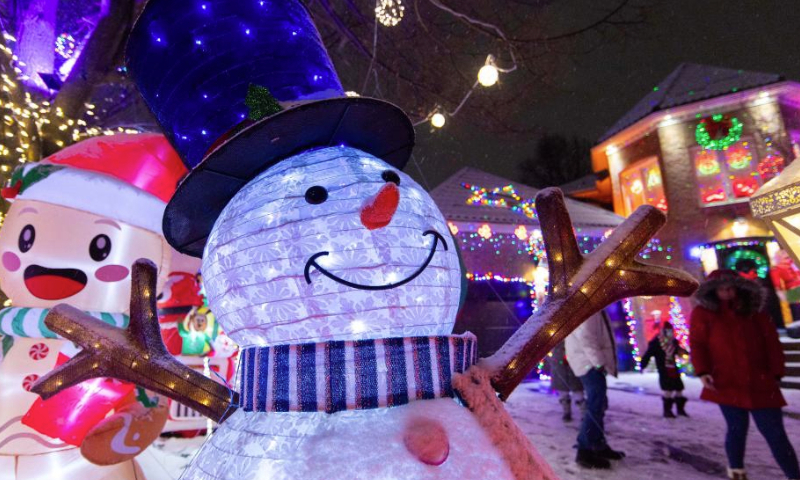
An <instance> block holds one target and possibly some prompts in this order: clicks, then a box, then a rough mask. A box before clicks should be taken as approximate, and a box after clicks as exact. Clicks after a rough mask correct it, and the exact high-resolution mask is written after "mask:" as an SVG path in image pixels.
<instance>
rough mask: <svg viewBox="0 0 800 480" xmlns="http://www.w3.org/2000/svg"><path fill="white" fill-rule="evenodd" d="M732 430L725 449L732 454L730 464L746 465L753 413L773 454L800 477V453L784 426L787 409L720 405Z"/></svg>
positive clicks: (786, 469) (788, 473) (789, 474)
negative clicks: (799, 465) (748, 430)
mask: <svg viewBox="0 0 800 480" xmlns="http://www.w3.org/2000/svg"><path fill="white" fill-rule="evenodd" d="M719 408H720V409H721V410H722V415H723V416H724V417H725V423H727V424H728V432H727V434H726V435H725V453H726V454H727V456H728V466H730V467H731V468H744V449H745V445H746V444H747V429H748V427H749V426H750V415H752V416H753V420H755V422H756V427H758V431H759V432H761V435H764V438H765V439H766V440H767V444H769V448H770V450H772V456H773V457H775V461H777V462H778V465H779V466H780V467H781V470H783V474H784V475H786V477H787V478H800V467H798V465H797V455H796V454H795V452H794V448H792V444H791V443H789V437H787V436H786V429H785V428H784V427H783V413H782V412H781V409H780V408H760V409H756V410H747V409H744V408H738V407H731V406H728V405H720V406H719Z"/></svg>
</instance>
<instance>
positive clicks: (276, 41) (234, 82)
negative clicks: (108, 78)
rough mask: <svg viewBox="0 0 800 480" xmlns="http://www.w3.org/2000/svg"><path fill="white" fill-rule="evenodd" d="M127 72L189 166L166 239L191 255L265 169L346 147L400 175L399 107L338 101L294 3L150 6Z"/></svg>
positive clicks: (405, 150)
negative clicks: (323, 150)
mask: <svg viewBox="0 0 800 480" xmlns="http://www.w3.org/2000/svg"><path fill="white" fill-rule="evenodd" d="M127 64H128V69H129V71H130V72H131V75H132V76H133V79H134V80H135V81H136V84H137V85H138V87H139V91H140V92H141V94H142V96H143V97H144V99H145V101H146V102H147V104H148V106H149V107H150V109H151V110H152V111H153V113H154V114H155V116H156V118H157V120H158V122H159V124H160V125H161V127H162V128H163V130H164V133H165V134H166V136H167V137H168V138H169V139H170V141H171V142H172V145H173V146H174V147H175V149H176V150H177V151H178V153H179V154H180V155H181V158H182V159H183V161H184V162H185V163H186V164H187V166H188V167H190V168H193V171H192V172H191V173H190V174H189V176H188V177H187V178H186V179H185V180H184V181H183V183H181V185H180V186H179V188H178V190H177V192H176V193H175V196H174V197H173V198H172V200H171V201H170V203H169V205H168V206H167V210H166V212H165V214H164V234H165V236H166V238H167V240H168V241H169V243H170V244H171V245H172V246H173V247H175V249H177V250H178V251H180V252H183V253H186V254H189V255H194V256H201V255H202V252H203V247H204V245H205V243H206V239H207V237H208V234H209V233H210V232H211V228H212V227H213V225H214V222H215V220H216V219H217V217H218V216H219V214H220V213H221V212H222V209H223V208H224V207H225V205H226V204H227V203H228V201H229V200H230V199H231V198H233V196H234V195H235V194H236V192H238V191H239V189H240V188H242V187H243V186H244V185H245V184H246V183H247V182H249V181H250V180H252V179H253V178H255V177H256V176H257V175H258V174H259V173H261V172H262V171H264V170H265V169H266V168H268V167H270V166H272V165H274V164H275V163H277V162H279V161H280V160H282V159H284V158H287V157H289V156H291V155H293V154H296V153H299V152H301V151H303V150H307V149H309V148H314V147H325V146H332V145H341V144H345V145H348V146H351V147H355V148H358V149H360V150H364V151H365V152H368V153H371V154H373V155H375V156H377V157H379V158H381V159H383V160H384V161H386V162H388V163H389V164H391V165H393V166H395V167H397V168H403V167H404V166H405V163H406V162H407V161H408V158H409V156H410V155H411V149H412V148H413V145H414V128H413V126H412V125H411V122H410V121H409V120H408V117H406V115H405V114H404V113H403V111H402V110H400V109H399V108H398V107H396V106H394V105H392V104H390V103H387V102H384V101H381V100H376V99H371V98H363V97H348V96H346V95H345V93H344V89H343V88H342V85H341V83H340V81H339V78H338V76H337V74H336V70H335V69H334V68H333V65H332V63H331V60H330V58H329V57H328V53H327V51H326V50H325V47H324V45H323V44H322V41H321V39H320V36H319V33H318V32H317V29H316V27H315V26H314V23H313V22H312V20H311V18H310V16H309V14H308V11H307V10H306V9H305V7H304V6H303V5H302V4H301V3H300V1H299V0H150V1H149V2H148V3H147V6H146V7H145V9H144V11H143V12H142V14H141V16H140V17H139V19H138V20H137V22H136V24H135V25H134V28H133V31H132V32H131V35H130V38H129V40H128V47H127Z"/></svg>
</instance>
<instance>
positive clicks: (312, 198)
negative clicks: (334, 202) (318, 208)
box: [306, 185, 328, 205]
mask: <svg viewBox="0 0 800 480" xmlns="http://www.w3.org/2000/svg"><path fill="white" fill-rule="evenodd" d="M327 199H328V190H326V189H325V187H320V186H319V185H315V186H313V187H311V188H309V189H308V190H306V202H308V203H310V204H311V205H319V204H320V203H322V202H324V201H325V200H327Z"/></svg>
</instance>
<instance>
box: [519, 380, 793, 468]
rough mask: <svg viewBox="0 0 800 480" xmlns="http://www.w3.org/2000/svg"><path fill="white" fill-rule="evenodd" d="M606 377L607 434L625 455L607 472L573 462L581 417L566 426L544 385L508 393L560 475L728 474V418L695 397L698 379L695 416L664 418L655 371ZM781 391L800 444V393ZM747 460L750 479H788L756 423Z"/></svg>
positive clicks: (689, 392) (691, 409) (691, 387)
mask: <svg viewBox="0 0 800 480" xmlns="http://www.w3.org/2000/svg"><path fill="white" fill-rule="evenodd" d="M609 380H610V382H609V387H610V389H611V390H610V393H609V411H608V413H607V416H606V430H607V437H608V441H609V443H610V444H611V445H612V447H614V448H616V449H619V450H623V451H625V452H626V453H627V454H628V458H626V459H625V460H623V461H621V462H615V468H614V470H612V471H607V472H588V471H586V470H581V469H580V468H578V467H577V466H576V465H575V462H574V458H575V451H574V450H573V449H572V446H573V444H574V443H575V437H576V436H577V432H578V426H579V422H578V421H573V422H572V423H570V424H566V425H565V424H564V423H563V422H562V421H561V418H560V416H561V408H560V405H559V404H558V401H557V399H556V397H554V396H552V395H549V394H547V393H546V391H547V386H546V385H544V384H538V383H528V384H524V385H522V386H521V387H520V388H519V389H518V391H517V392H515V393H514V394H513V395H512V396H511V398H510V399H509V402H508V408H509V410H510V411H511V414H512V415H513V416H514V418H515V419H516V421H517V423H518V424H519V425H520V427H521V428H522V429H523V431H524V432H525V433H526V434H527V435H528V438H530V439H531V441H532V442H533V444H534V445H535V446H536V448H537V449H538V450H539V452H540V453H541V454H542V455H543V456H544V458H545V459H547V461H548V462H550V464H551V465H552V466H553V469H554V470H555V471H556V473H557V474H558V475H559V476H560V477H561V479H562V480H594V479H614V480H641V479H653V480H657V479H671V480H672V479H692V480H695V479H697V480H706V479H721V478H726V475H725V466H726V462H725V453H724V450H723V438H724V433H725V422H724V421H723V419H722V414H721V413H720V411H719V407H717V405H715V404H711V403H707V402H702V401H699V400H698V397H699V395H700V389H701V386H700V382H699V381H698V380H697V379H693V378H687V379H685V383H686V392H685V393H686V396H687V397H689V399H690V402H689V403H688V405H687V412H688V413H689V415H691V418H689V419H686V418H678V419H674V420H672V419H665V418H662V417H661V413H662V407H661V398H660V396H659V395H660V390H659V388H658V376H657V375H656V374H655V373H645V374H637V373H627V374H622V375H621V376H620V378H619V379H612V378H610V379H609ZM784 394H785V396H786V398H787V402H788V403H789V405H790V406H789V407H787V408H786V409H785V410H784V412H785V413H786V415H785V416H784V419H785V422H786V430H787V432H788V433H789V437H790V438H791V440H792V443H793V444H794V445H795V447H800V391H797V390H784ZM745 463H746V466H747V470H748V474H749V477H750V478H751V479H752V480H780V479H782V478H784V477H783V475H782V474H781V471H780V469H778V467H777V465H776V464H775V462H774V461H773V459H772V455H771V454H770V453H769V449H768V447H767V444H766V442H765V441H764V439H763V437H761V435H760V434H759V433H758V431H756V429H755V425H752V422H751V426H750V435H749V436H748V444H747V457H746V460H745Z"/></svg>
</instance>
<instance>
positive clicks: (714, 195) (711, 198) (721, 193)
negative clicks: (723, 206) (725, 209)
mask: <svg viewBox="0 0 800 480" xmlns="http://www.w3.org/2000/svg"><path fill="white" fill-rule="evenodd" d="M727 198H728V196H727V195H725V190H723V189H722V188H719V189H717V190H714V191H706V192H703V203H715V202H724V201H725V200H726V199H727Z"/></svg>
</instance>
